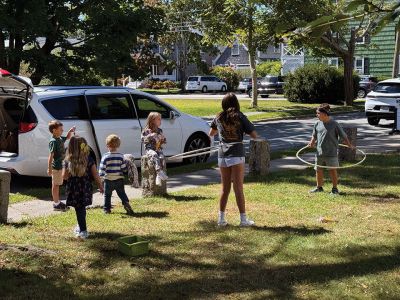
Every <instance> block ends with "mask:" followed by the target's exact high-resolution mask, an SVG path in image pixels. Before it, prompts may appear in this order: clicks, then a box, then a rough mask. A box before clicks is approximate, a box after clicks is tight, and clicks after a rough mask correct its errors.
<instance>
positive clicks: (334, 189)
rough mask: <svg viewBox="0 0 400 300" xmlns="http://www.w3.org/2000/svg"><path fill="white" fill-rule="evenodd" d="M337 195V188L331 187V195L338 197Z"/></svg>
mask: <svg viewBox="0 0 400 300" xmlns="http://www.w3.org/2000/svg"><path fill="white" fill-rule="evenodd" d="M339 194H340V193H339V190H338V188H336V187H333V188H332V191H331V195H339Z"/></svg>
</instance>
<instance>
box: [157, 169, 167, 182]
mask: <svg viewBox="0 0 400 300" xmlns="http://www.w3.org/2000/svg"><path fill="white" fill-rule="evenodd" d="M157 176H158V177H160V178H161V180H167V179H168V176H167V174H165V172H164V171H163V170H160V171H158V173H157Z"/></svg>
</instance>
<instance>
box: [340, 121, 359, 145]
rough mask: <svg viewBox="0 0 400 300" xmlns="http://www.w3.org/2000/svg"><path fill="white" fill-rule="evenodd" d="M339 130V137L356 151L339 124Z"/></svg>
mask: <svg viewBox="0 0 400 300" xmlns="http://www.w3.org/2000/svg"><path fill="white" fill-rule="evenodd" d="M337 129H338V133H339V136H340V137H341V138H342V140H343V143H344V144H345V145H347V146H348V147H349V148H350V149H354V148H355V147H354V146H353V145H352V144H351V143H350V140H349V137H348V136H347V134H346V132H344V130H343V128H342V126H340V124H339V123H337Z"/></svg>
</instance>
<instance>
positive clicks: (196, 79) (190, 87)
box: [185, 76, 227, 93]
mask: <svg viewBox="0 0 400 300" xmlns="http://www.w3.org/2000/svg"><path fill="white" fill-rule="evenodd" d="M185 89H186V91H189V92H194V91H201V92H203V93H207V92H208V91H221V92H225V91H226V89H227V85H226V83H225V82H223V81H222V80H221V79H219V78H218V77H215V76H190V77H189V78H188V80H187V82H186V87H185Z"/></svg>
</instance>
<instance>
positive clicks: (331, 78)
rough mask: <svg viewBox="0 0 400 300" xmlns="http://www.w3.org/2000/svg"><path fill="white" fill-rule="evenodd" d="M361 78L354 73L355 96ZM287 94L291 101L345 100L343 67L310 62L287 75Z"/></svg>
mask: <svg viewBox="0 0 400 300" xmlns="http://www.w3.org/2000/svg"><path fill="white" fill-rule="evenodd" d="M359 81H360V78H359V77H358V75H355V74H354V75H353V82H354V98H356V96H357V91H358V86H359ZM284 91H285V96H286V97H287V98H288V100H289V101H291V102H302V103H324V102H327V103H338V102H341V101H343V100H344V75H343V69H336V68H335V67H331V66H328V65H325V64H310V65H305V66H304V67H301V68H298V69H297V70H296V71H295V72H294V73H292V74H289V75H288V76H287V77H286V81H285V86H284Z"/></svg>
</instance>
